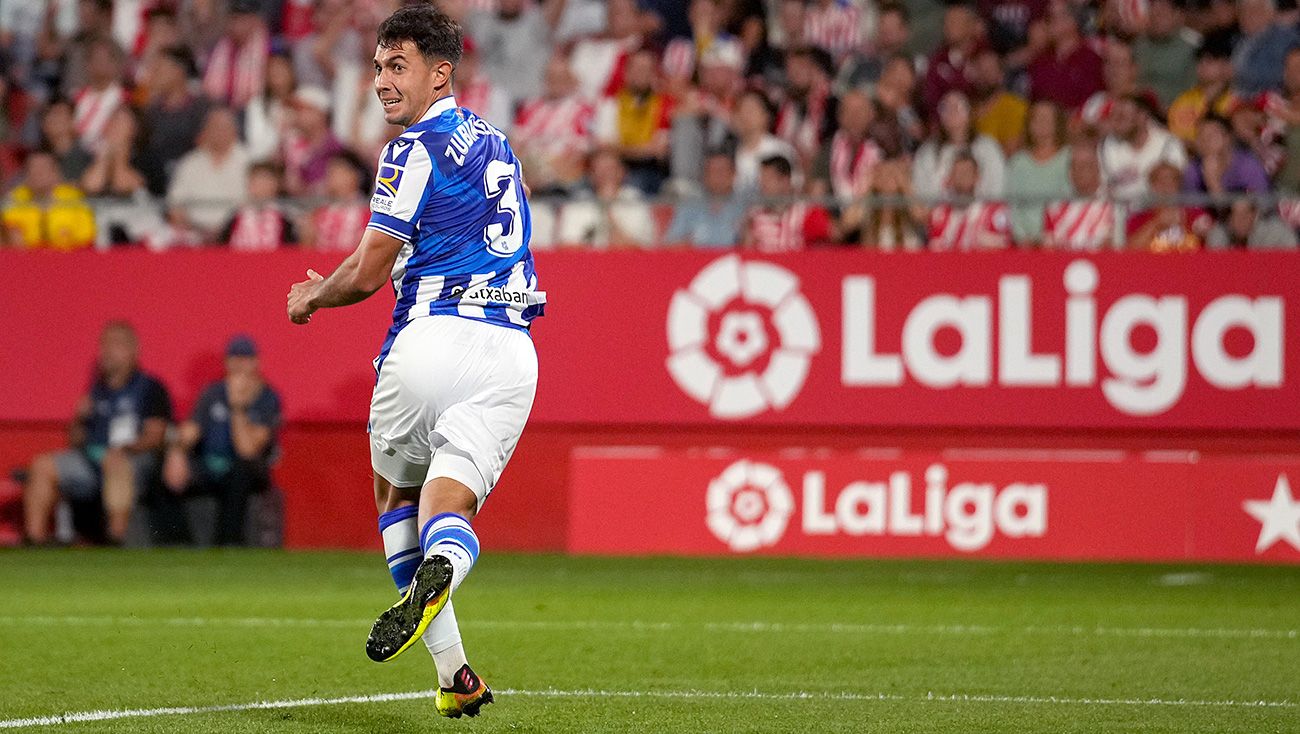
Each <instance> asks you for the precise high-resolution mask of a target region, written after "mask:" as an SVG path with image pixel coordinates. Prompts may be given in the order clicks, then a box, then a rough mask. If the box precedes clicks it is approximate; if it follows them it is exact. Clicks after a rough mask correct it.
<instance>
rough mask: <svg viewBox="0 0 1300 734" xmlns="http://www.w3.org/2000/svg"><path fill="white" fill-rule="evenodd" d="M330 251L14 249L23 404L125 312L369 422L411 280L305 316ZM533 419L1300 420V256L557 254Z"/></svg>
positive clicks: (151, 364) (63, 406) (157, 335)
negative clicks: (380, 362)
mask: <svg viewBox="0 0 1300 734" xmlns="http://www.w3.org/2000/svg"><path fill="white" fill-rule="evenodd" d="M337 259H338V258H337V256H322V255H319V254H316V253H311V252H289V251H286V252H277V253H270V254H265V255H261V254H259V255H240V254H235V253H229V252H219V251H217V252H193V253H169V254H167V255H164V256H160V255H154V254H150V253H144V252H122V253H106V254H96V253H79V254H72V255H55V254H26V253H13V252H0V321H2V322H3V329H2V330H0V340H3V348H0V374H4V375H5V379H4V381H3V384H0V421H61V420H65V419H66V418H67V416H68V415H69V413H70V412H71V410H72V406H73V405H74V404H75V402H76V398H77V396H78V394H79V393H80V392H81V391H82V390H84V388H85V385H86V382H87V376H88V373H89V368H90V363H91V360H92V358H93V354H94V349H95V339H96V334H97V332H98V330H99V328H100V327H101V326H102V324H103V323H104V322H105V321H106V320H108V319H111V318H121V317H125V318H129V319H131V320H132V321H133V322H134V323H135V324H136V325H137V327H138V328H139V329H140V331H141V342H142V346H143V355H144V362H145V364H146V366H147V367H148V368H150V369H151V370H153V371H155V372H156V373H158V374H160V375H161V376H162V377H163V378H164V380H165V381H166V382H167V383H168V385H169V386H171V387H172V389H173V392H174V393H175V395H176V396H177V400H178V403H180V404H181V405H185V404H187V403H188V401H190V400H192V399H193V396H194V395H196V394H197V392H198V390H199V389H200V388H201V386H202V384H203V382H204V381H205V380H207V379H210V378H211V377H213V376H214V375H215V374H216V373H217V372H218V371H219V369H220V353H221V349H222V346H223V344H224V342H225V340H226V338H227V337H228V336H229V335H231V334H233V333H236V332H247V333H250V334H252V335H253V336H254V337H256V338H257V339H258V341H259V344H260V345H261V347H262V352H263V362H264V365H265V367H266V371H267V373H268V375H269V377H270V379H271V381H272V382H273V383H275V384H276V385H277V387H279V388H280V390H281V392H282V393H283V396H284V402H285V409H286V416H287V417H288V418H289V419H290V420H316V421H346V422H351V423H361V422H364V420H365V415H366V408H367V404H368V401H369V392H370V388H371V386H372V385H373V382H374V376H373V372H372V371H371V366H370V358H371V357H373V356H374V354H375V352H376V351H377V350H378V348H379V344H380V342H381V341H382V338H383V334H384V331H385V328H386V322H387V311H388V308H389V307H390V305H391V295H390V294H388V293H381V294H379V295H378V296H376V297H375V298H373V299H372V300H371V301H370V302H367V303H366V304H364V305H362V306H360V307H355V308H350V309H339V310H335V311H330V312H326V313H322V314H320V315H319V316H318V317H317V318H315V319H313V321H312V323H311V325H309V326H307V327H295V326H292V325H290V324H289V323H288V321H287V320H286V319H285V317H284V310H283V309H284V294H285V291H286V289H287V287H288V285H289V284H290V283H291V282H293V281H294V280H296V279H300V278H301V277H303V275H302V274H303V273H304V272H305V271H306V269H307V268H308V267H312V268H316V269H317V270H321V271H325V270H328V269H329V268H330V266H331V265H332V264H334V263H335V262H336V261H337ZM538 272H539V273H540V277H541V286H542V288H543V289H545V290H546V291H547V292H548V296H549V304H548V307H547V309H548V310H547V316H546V317H545V318H543V319H540V320H539V321H538V322H537V325H536V326H535V328H534V336H535V339H536V342H537V345H538V351H539V357H540V365H541V379H540V384H539V388H538V394H537V403H536V405H535V408H534V412H533V422H534V423H551V424H563V425H638V426H659V427H673V426H683V425H691V426H699V427H712V426H738V425H741V426H759V427H766V428H789V427H806V426H823V427H840V426H842V427H876V428H879V427H896V426H910V427H920V428H925V427H938V426H947V427H968V428H986V427H997V428H1013V429H1014V428H1019V427H1026V428H1031V429H1032V428H1042V427H1055V428H1066V429H1115V428H1119V429H1133V428H1138V429H1154V430H1170V429H1174V430H1182V429H1196V430H1220V429H1226V430H1243V431H1249V430H1255V431H1274V432H1276V431H1295V430H1297V429H1300V410H1296V406H1297V405H1300V376H1298V375H1297V364H1300V332H1298V331H1297V330H1300V312H1298V309H1300V299H1297V298H1296V297H1295V296H1294V295H1293V292H1294V289H1295V284H1296V283H1300V255H1297V254H1295V253H1198V254H1197V255H1195V256H1182V257H1174V256H1156V255H1139V254H1129V253H1112V254H1107V255H1099V256H1089V257H1082V256H1071V255H1065V254H1052V253H997V254H956V253H952V254H939V253H925V254H917V255H900V254H882V253H867V252H851V251H814V252H806V253H798V254H792V255H788V256H782V257H771V258H759V257H751V256H749V255H743V256H742V255H734V254H722V255H719V254H711V253H699V252H693V253H682V252H675V253H539V255H538Z"/></svg>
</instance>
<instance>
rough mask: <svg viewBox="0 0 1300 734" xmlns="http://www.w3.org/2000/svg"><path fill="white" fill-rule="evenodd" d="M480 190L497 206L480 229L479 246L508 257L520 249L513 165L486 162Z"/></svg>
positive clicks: (521, 223)
mask: <svg viewBox="0 0 1300 734" xmlns="http://www.w3.org/2000/svg"><path fill="white" fill-rule="evenodd" d="M483 190H484V193H486V194H487V197H488V199H489V200H492V199H495V200H496V202H497V210H496V213H495V214H494V215H493V216H492V220H491V221H490V222H488V226H487V227H486V228H484V229H483V243H484V244H486V245H487V249H488V252H490V253H492V254H493V255H496V256H497V257H509V256H511V255H513V254H515V253H516V252H518V251H519V248H521V247H523V246H524V219H523V216H522V215H521V214H520V211H519V192H518V191H517V190H516V189H515V164H513V163H506V162H505V161H490V162H489V163H488V166H487V172H486V173H484V174H483Z"/></svg>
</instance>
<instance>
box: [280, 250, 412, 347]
mask: <svg viewBox="0 0 1300 734" xmlns="http://www.w3.org/2000/svg"><path fill="white" fill-rule="evenodd" d="M403 244H404V243H403V242H402V241H401V240H399V239H397V238H395V237H390V236H388V235H386V234H381V233H379V232H376V231H375V230H372V229H368V230H366V232H365V234H364V235H362V237H361V244H360V245H358V246H357V249H356V250H355V251H354V252H353V253H352V254H351V255H348V258H347V259H346V260H344V261H343V263H342V264H341V265H339V267H338V269H336V270H335V271H334V272H333V273H331V274H330V276H329V277H328V278H325V277H322V276H321V275H320V274H318V273H317V272H316V271H314V270H308V271H307V280H305V281H303V282H301V283H295V284H294V285H293V287H292V288H290V289H289V297H288V298H289V320H290V321H293V322H294V323H295V324H305V323H307V322H308V321H311V315H312V314H313V313H315V312H316V311H318V310H319V309H322V308H338V307H340V306H351V305H352V304H354V303H360V302H361V301H364V300H366V299H367V298H369V297H370V296H371V295H373V294H374V293H375V291H377V290H379V289H380V288H382V287H383V286H384V284H385V283H387V282H388V278H389V277H390V275H391V274H392V272H393V263H394V262H396V260H397V255H398V253H399V252H401V249H402V245H403Z"/></svg>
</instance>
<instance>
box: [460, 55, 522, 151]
mask: <svg viewBox="0 0 1300 734" xmlns="http://www.w3.org/2000/svg"><path fill="white" fill-rule="evenodd" d="M464 49H465V51H464V55H463V56H461V58H460V65H459V66H457V67H456V102H457V103H458V104H459V105H460V106H461V107H465V108H467V109H470V110H473V111H474V114H476V115H478V116H479V117H482V118H483V119H484V120H487V121H488V122H490V123H492V124H493V125H495V126H496V127H497V128H499V129H500V130H501V131H502V132H504V133H506V134H509V133H510V124H511V123H512V122H514V107H513V106H512V104H513V103H512V102H511V99H510V95H509V93H507V92H506V90H505V88H504V87H502V86H501V85H500V84H498V83H497V82H496V81H494V80H493V79H492V78H491V77H489V76H488V75H486V74H484V73H483V72H482V70H481V69H480V68H479V59H478V46H477V44H475V43H474V40H473V39H471V38H466V39H465V45H464Z"/></svg>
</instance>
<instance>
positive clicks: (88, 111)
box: [73, 38, 128, 153]
mask: <svg viewBox="0 0 1300 734" xmlns="http://www.w3.org/2000/svg"><path fill="white" fill-rule="evenodd" d="M73 100H74V112H73V120H74V122H73V124H74V125H75V126H76V128H77V138H78V139H79V140H80V141H81V145H82V147H84V148H85V149H86V150H89V151H91V152H92V153H93V152H97V151H98V150H99V146H100V144H101V143H102V141H103V135H104V128H105V127H107V126H108V118H110V117H112V116H113V113H114V112H116V111H117V108H118V107H120V106H122V105H124V104H126V103H127V102H128V100H127V96H126V89H125V88H123V86H122V52H121V50H120V49H118V47H117V46H116V45H115V44H114V43H113V41H112V40H110V39H107V38H97V39H95V41H94V42H92V43H91V44H90V47H89V49H88V51H87V54H86V85H85V86H84V87H81V88H80V89H78V90H77V91H76V92H75V93H74V94H73Z"/></svg>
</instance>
